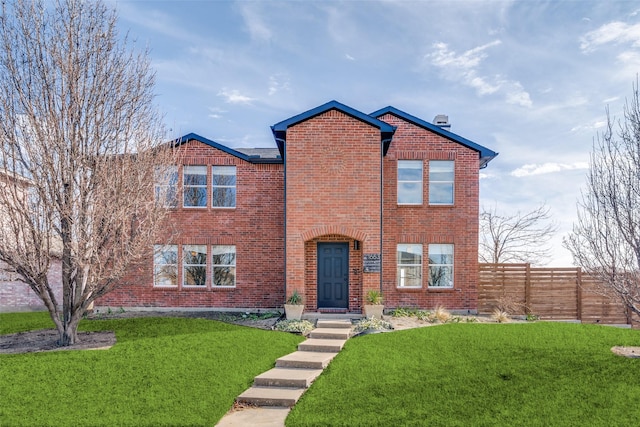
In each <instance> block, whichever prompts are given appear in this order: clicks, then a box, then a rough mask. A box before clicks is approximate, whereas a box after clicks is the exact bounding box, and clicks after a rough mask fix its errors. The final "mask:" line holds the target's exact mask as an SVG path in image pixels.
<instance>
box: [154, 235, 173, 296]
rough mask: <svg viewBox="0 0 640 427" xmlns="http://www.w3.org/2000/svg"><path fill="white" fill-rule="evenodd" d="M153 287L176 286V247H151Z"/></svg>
mask: <svg viewBox="0 0 640 427" xmlns="http://www.w3.org/2000/svg"><path fill="white" fill-rule="evenodd" d="M153 286H172V287H173V286H178V246H177V245H166V246H163V245H155V246H154V247H153Z"/></svg>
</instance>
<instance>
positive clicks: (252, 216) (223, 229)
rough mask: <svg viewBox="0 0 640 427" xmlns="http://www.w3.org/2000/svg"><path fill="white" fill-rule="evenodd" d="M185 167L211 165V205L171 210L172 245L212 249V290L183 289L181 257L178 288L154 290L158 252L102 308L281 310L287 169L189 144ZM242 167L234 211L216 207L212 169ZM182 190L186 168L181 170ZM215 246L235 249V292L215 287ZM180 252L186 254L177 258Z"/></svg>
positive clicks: (237, 168)
mask: <svg viewBox="0 0 640 427" xmlns="http://www.w3.org/2000/svg"><path fill="white" fill-rule="evenodd" d="M180 149H181V150H184V154H185V157H184V160H183V162H184V164H186V165H206V166H207V167H208V172H207V173H208V180H207V181H208V188H207V193H208V205H209V206H208V207H207V208H182V207H181V206H182V203H181V202H182V199H180V200H179V207H178V208H176V209H173V210H172V212H171V214H170V221H171V223H172V224H173V225H174V226H175V232H176V234H175V237H173V238H172V239H171V243H172V244H176V245H178V246H181V245H208V247H207V276H208V277H207V286H206V287H205V288H203V289H200V288H198V289H194V288H184V289H183V288H182V285H181V281H182V268H181V265H180V263H181V259H180V255H179V260H178V264H179V267H178V284H179V285H178V287H177V288H166V287H165V288H157V287H156V288H154V286H153V258H152V248H149V257H148V261H147V262H146V263H145V264H144V265H143V266H142V267H140V268H137V269H135V270H134V271H132V272H131V273H130V274H129V275H128V277H127V278H126V279H125V280H124V281H123V284H125V286H121V287H120V288H118V289H117V290H115V291H113V292H111V293H109V294H108V295H106V296H105V297H104V298H102V299H101V300H100V301H98V302H97V303H96V305H98V306H101V305H102V306H107V305H108V306H115V307H120V306H122V307H134V306H135V307H212V308H275V307H281V306H282V303H283V301H284V168H283V165H282V164H252V163H249V162H246V161H244V160H242V159H239V158H237V157H235V156H232V155H230V154H227V153H225V152H223V151H220V150H217V149H215V148H212V147H210V146H208V145H206V144H203V143H200V142H197V141H191V142H189V143H187V144H184V145H182V146H181V148H180ZM212 165H235V166H236V189H237V190H236V208H235V209H219V208H211V207H210V206H211V166H212ZM178 184H179V188H180V187H181V186H182V170H181V168H180V170H179V183H178ZM211 245H235V246H236V287H235V288H215V287H212V286H211V276H212V267H211ZM179 254H180V252H179Z"/></svg>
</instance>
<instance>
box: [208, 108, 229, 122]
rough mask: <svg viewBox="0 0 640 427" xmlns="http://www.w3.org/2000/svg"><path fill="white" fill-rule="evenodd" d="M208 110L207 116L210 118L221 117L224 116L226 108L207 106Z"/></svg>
mask: <svg viewBox="0 0 640 427" xmlns="http://www.w3.org/2000/svg"><path fill="white" fill-rule="evenodd" d="M209 111H210V113H209V118H211V119H221V118H223V117H224V113H226V112H227V111H226V110H223V109H222V108H218V107H209Z"/></svg>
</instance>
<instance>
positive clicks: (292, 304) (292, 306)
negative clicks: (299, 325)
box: [284, 290, 304, 320]
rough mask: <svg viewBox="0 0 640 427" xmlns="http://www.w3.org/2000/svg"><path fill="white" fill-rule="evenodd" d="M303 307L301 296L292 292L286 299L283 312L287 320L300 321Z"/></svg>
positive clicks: (295, 291) (296, 292)
mask: <svg viewBox="0 0 640 427" xmlns="http://www.w3.org/2000/svg"><path fill="white" fill-rule="evenodd" d="M303 310H304V305H303V304H302V295H300V294H299V293H298V291H297V290H294V291H293V293H292V294H291V295H290V296H289V298H287V303H286V304H285V305H284V312H285V314H286V316H287V320H300V319H301V318H302V311H303Z"/></svg>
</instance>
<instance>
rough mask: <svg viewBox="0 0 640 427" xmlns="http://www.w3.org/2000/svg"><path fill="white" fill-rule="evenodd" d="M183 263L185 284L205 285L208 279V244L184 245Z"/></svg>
mask: <svg viewBox="0 0 640 427" xmlns="http://www.w3.org/2000/svg"><path fill="white" fill-rule="evenodd" d="M182 263H183V270H184V285H185V286H205V285H206V281H207V247H206V245H185V246H183V247H182Z"/></svg>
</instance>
